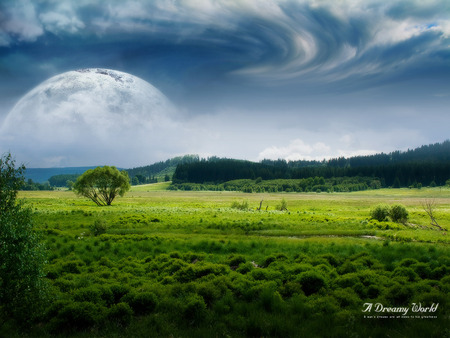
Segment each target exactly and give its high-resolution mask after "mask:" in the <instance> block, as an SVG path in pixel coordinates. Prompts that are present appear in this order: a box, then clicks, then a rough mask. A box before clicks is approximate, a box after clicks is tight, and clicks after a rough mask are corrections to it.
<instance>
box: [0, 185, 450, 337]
mask: <svg viewBox="0 0 450 338" xmlns="http://www.w3.org/2000/svg"><path fill="white" fill-rule="evenodd" d="M168 184H169V183H158V184H154V185H146V186H136V187H133V188H132V190H131V191H130V192H129V193H128V194H127V195H125V197H123V198H118V199H117V200H115V201H114V203H113V205H112V206H109V207H98V206H96V205H94V203H92V202H91V201H89V200H87V199H85V198H79V197H77V196H75V194H73V193H72V192H70V191H46V192H34V191H30V192H21V193H20V194H19V197H20V198H23V199H24V200H25V205H27V206H29V207H31V208H32V210H33V211H34V223H35V227H36V229H37V230H38V231H39V232H40V233H41V234H42V238H43V241H44V242H45V243H46V246H47V248H48V264H47V266H46V272H47V277H46V279H47V281H48V284H49V293H50V298H51V300H52V301H51V302H50V303H49V304H48V305H47V306H46V309H45V311H43V313H42V314H40V315H39V316H38V319H37V321H36V323H35V324H33V325H32V326H30V327H29V328H28V329H27V330H26V331H25V333H23V332H22V331H19V330H18V329H17V327H16V326H15V323H14V322H13V321H6V322H5V323H4V324H3V327H2V331H3V334H4V335H7V336H11V335H12V336H14V334H13V333H15V334H16V335H21V334H25V335H31V336H48V335H56V336H58V335H61V336H67V335H74V336H80V337H91V336H105V337H106V336H108V337H110V336H112V337H114V336H117V337H118V336H124V337H125V336H126V337H148V336H155V337H160V336H162V337H186V336H188V337H191V336H192V337H202V336H204V337H211V336H212V337H228V336H231V337H240V336H255V337H261V336H265V337H273V336H275V337H298V336H299V337H322V336H330V337H367V336H371V337H385V336H390V337H413V336H429V337H445V336H446V337H449V336H450V331H449V330H448V324H449V311H448V305H449V292H450V274H449V272H450V250H449V241H450V240H449V235H447V231H441V230H439V229H437V228H436V227H433V226H431V225H430V219H429V217H428V216H427V215H426V213H425V211H424V210H423V208H422V204H423V203H424V201H426V200H428V201H429V200H433V201H434V202H435V206H436V207H435V217H436V219H437V221H438V222H439V225H440V226H442V227H443V228H445V229H450V189H449V188H423V189H420V190H418V189H381V190H370V191H363V192H354V193H273V194H269V193H266V194H255V193H253V194H246V193H237V192H205V191H203V192H185V191H183V192H179V191H167V190H165V189H166V188H167V186H168ZM282 200H284V201H285V202H286V204H287V211H278V210H277V206H279V205H280V204H281V203H282ZM261 201H262V204H261V210H257V208H258V207H259V206H260V202H261ZM233 203H235V204H236V203H237V204H247V205H248V209H247V210H240V209H236V208H232V207H231V206H232V204H233ZM380 203H386V204H389V205H393V204H403V205H404V206H406V208H407V210H408V212H409V220H408V223H407V224H399V223H394V222H390V221H386V222H378V221H374V220H371V219H370V216H369V213H370V210H371V208H373V207H374V206H375V205H377V204H380ZM94 224H97V225H99V224H100V225H102V226H106V233H104V234H97V236H96V235H95V234H94V233H93V225H94ZM365 303H373V304H376V303H379V304H383V305H384V306H385V307H391V308H392V307H408V308H411V309H410V310H409V312H408V314H407V315H405V316H403V318H402V316H401V314H399V313H387V312H384V313H375V312H372V313H371V314H370V315H371V316H372V317H374V318H368V315H369V314H368V313H363V312H362V310H363V309H364V304H365ZM413 304H417V305H418V304H420V305H421V307H422V308H425V307H430V306H432V305H433V304H438V308H437V309H436V311H434V312H432V313H430V312H415V313H413V312H412V311H413V310H412V309H413ZM391 315H393V316H395V317H397V316H399V318H382V317H381V316H387V317H389V316H391ZM365 316H366V317H365ZM426 316H429V317H431V318H425V317H426ZM1 335H2V332H0V336H1Z"/></svg>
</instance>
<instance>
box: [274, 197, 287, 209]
mask: <svg viewBox="0 0 450 338" xmlns="http://www.w3.org/2000/svg"><path fill="white" fill-rule="evenodd" d="M275 209H277V210H279V211H287V202H286V200H285V199H284V198H283V199H282V200H281V203H280V204H278V205H277V206H276V207H275Z"/></svg>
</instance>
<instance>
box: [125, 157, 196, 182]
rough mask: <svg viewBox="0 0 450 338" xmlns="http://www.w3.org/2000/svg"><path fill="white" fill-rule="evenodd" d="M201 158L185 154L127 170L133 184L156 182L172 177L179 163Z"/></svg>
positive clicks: (191, 161)
mask: <svg viewBox="0 0 450 338" xmlns="http://www.w3.org/2000/svg"><path fill="white" fill-rule="evenodd" d="M199 160H200V159H199V156H198V155H184V156H178V157H174V158H171V159H168V160H166V161H161V162H156V163H153V164H151V165H147V166H144V167H136V168H132V169H126V171H127V172H128V175H129V176H130V179H131V181H132V183H133V184H146V183H155V182H157V181H163V180H164V179H165V177H166V176H168V177H169V178H172V176H173V174H174V172H175V169H176V167H177V165H179V164H188V163H195V162H198V161H199Z"/></svg>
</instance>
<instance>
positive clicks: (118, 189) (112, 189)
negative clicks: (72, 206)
mask: <svg viewBox="0 0 450 338" xmlns="http://www.w3.org/2000/svg"><path fill="white" fill-rule="evenodd" d="M128 190H130V180H129V178H128V173H127V172H126V171H119V170H118V169H117V168H116V167H109V166H104V167H97V168H95V169H89V170H87V171H86V172H85V173H84V174H83V175H81V176H80V177H78V179H77V181H76V182H75V184H74V185H73V191H74V192H75V193H77V194H78V195H81V196H84V197H87V198H90V199H91V200H92V201H93V202H95V203H96V204H97V205H99V206H104V205H111V203H112V201H113V200H114V198H116V196H117V195H119V196H123V195H125V193H126V192H127V191H128Z"/></svg>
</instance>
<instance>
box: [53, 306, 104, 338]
mask: <svg viewBox="0 0 450 338" xmlns="http://www.w3.org/2000/svg"><path fill="white" fill-rule="evenodd" d="M103 310H104V308H103V307H100V306H97V305H95V304H92V303H90V302H74V303H70V304H68V305H66V306H64V307H63V308H62V309H61V310H60V311H59V313H58V315H57V317H56V318H55V321H56V325H55V329H56V330H57V331H66V330H70V329H75V330H86V329H89V328H92V327H93V326H95V325H96V324H98V323H99V321H100V320H101V319H102V316H103Z"/></svg>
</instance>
